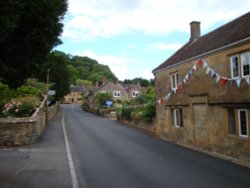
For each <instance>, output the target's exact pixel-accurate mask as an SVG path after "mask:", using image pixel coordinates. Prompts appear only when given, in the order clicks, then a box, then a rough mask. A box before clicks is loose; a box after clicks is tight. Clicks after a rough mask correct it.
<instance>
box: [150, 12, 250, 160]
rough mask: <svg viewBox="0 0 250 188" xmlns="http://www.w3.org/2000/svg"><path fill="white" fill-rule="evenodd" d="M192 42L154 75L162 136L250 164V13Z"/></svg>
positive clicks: (195, 26)
mask: <svg viewBox="0 0 250 188" xmlns="http://www.w3.org/2000/svg"><path fill="white" fill-rule="evenodd" d="M190 30H191V37H190V40H189V41H188V42H187V43H186V44H185V45H184V46H183V47H181V48H180V49H179V50H178V51H176V52H175V53H174V54H173V55H172V56H171V57H169V58H168V59H167V60H166V61H165V62H163V63H162V64H160V65H159V66H158V67H156V68H155V69H154V70H153V73H154V75H155V87H156V95H157V99H159V101H158V104H157V106H156V131H157V134H158V135H159V136H161V137H163V138H166V139H168V140H170V141H173V142H177V143H180V144H184V145H192V146H194V147H201V148H203V149H206V150H209V151H214V152H219V153H222V154H225V155H229V156H232V157H236V158H241V159H243V160H247V161H250V122H249V121H250V85H249V84H250V83H249V81H250V12H249V13H247V14H245V15H243V16H241V17H239V18H237V19H235V20H233V21H231V22H229V23H227V24H225V25H223V26H221V27H219V28H218V29H216V30H214V31H212V32H210V33H207V34H206V35H204V36H200V23H199V22H191V23H190Z"/></svg>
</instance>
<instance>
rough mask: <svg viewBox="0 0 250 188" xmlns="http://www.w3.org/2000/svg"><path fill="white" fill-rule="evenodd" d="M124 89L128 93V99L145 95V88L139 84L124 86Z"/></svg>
mask: <svg viewBox="0 0 250 188" xmlns="http://www.w3.org/2000/svg"><path fill="white" fill-rule="evenodd" d="M122 87H123V88H124V89H125V90H126V91H127V95H128V99H133V98H135V97H137V96H139V95H141V94H142V93H143V88H142V87H141V85H140V84H139V83H137V84H123V85H122Z"/></svg>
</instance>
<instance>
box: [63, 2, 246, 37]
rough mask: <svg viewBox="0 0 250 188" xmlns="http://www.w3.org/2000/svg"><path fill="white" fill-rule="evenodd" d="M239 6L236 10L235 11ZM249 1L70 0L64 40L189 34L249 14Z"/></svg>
mask: <svg viewBox="0 0 250 188" xmlns="http://www.w3.org/2000/svg"><path fill="white" fill-rule="evenodd" d="M235 7H237V8H235ZM249 8H250V1H249V0H241V1H240V6H239V1H237V0H231V1H228V0H220V1H215V0H204V1H200V0H189V1H183V0H175V1H173V0H165V1H163V0H153V1H152V0H126V1H125V0H98V1H89V0H69V14H68V17H67V20H65V30H64V34H63V36H64V37H69V38H71V39H75V40H77V41H82V40H93V39H96V38H98V37H105V38H108V37H112V36H118V35H123V34H126V33H132V32H135V31H139V32H143V33H147V34H158V35H167V34H169V33H171V32H175V31H182V32H189V25H188V24H189V23H190V22H191V21H193V20H196V21H201V26H202V29H203V30H207V29H208V28H210V27H211V26H213V25H214V24H215V23H219V22H225V21H229V20H232V19H233V18H236V17H238V16H239V15H241V14H243V13H245V12H248V11H249Z"/></svg>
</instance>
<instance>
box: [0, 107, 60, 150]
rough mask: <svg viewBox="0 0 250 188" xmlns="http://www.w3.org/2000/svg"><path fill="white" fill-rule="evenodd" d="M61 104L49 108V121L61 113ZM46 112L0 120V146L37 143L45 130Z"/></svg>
mask: <svg viewBox="0 0 250 188" xmlns="http://www.w3.org/2000/svg"><path fill="white" fill-rule="evenodd" d="M59 107H60V104H59V103H58V104H56V105H54V106H51V107H49V109H48V120H51V119H52V118H53V117H54V115H55V114H56V113H57V112H58V111H59ZM45 127H46V125H45V112H43V111H41V110H40V112H38V113H36V114H34V115H32V116H31V117H25V118H0V146H20V145H26V144H32V143H34V142H36V140H37V139H38V137H39V136H40V135H41V134H42V133H43V131H44V129H45Z"/></svg>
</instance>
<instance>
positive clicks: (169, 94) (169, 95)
mask: <svg viewBox="0 0 250 188" xmlns="http://www.w3.org/2000/svg"><path fill="white" fill-rule="evenodd" d="M171 94H172V92H171V91H170V92H169V93H168V98H169V99H170V97H171Z"/></svg>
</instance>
